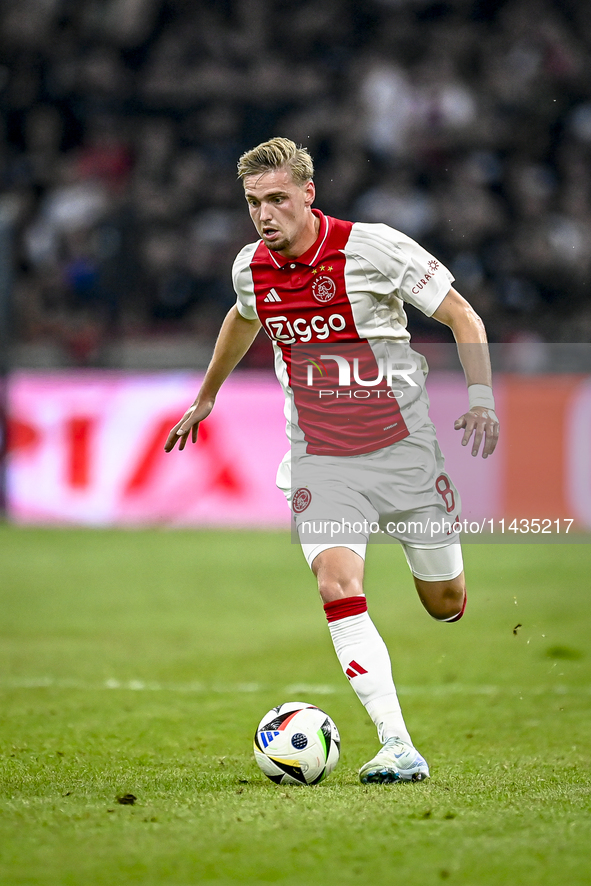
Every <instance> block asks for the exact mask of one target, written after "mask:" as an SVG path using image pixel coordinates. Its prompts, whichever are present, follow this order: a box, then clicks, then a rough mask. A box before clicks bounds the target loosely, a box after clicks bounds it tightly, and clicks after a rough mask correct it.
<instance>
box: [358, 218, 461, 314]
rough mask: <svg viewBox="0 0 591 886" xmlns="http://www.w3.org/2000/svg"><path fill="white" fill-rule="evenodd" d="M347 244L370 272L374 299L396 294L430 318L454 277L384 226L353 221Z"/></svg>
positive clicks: (439, 264)
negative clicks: (371, 270)
mask: <svg viewBox="0 0 591 886" xmlns="http://www.w3.org/2000/svg"><path fill="white" fill-rule="evenodd" d="M350 243H351V246H352V247H353V249H354V251H355V252H356V254H357V255H358V257H359V259H360V261H361V262H362V263H363V264H364V265H366V266H369V267H371V268H372V269H373V273H371V274H370V275H369V276H370V279H371V283H372V286H374V287H375V289H376V291H375V293H374V294H375V295H376V297H379V298H382V297H387V294H393V295H396V296H397V297H398V298H401V299H402V300H403V301H405V302H408V303H409V304H411V305H413V306H414V307H415V308H418V309H419V310H420V311H422V312H423V314H426V315H427V316H428V317H430V316H431V315H432V314H433V312H434V311H436V310H437V308H438V307H439V305H440V304H441V302H442V301H443V299H444V298H445V296H446V295H447V293H448V292H449V290H450V286H451V284H452V283H453V280H454V277H453V274H452V273H451V272H450V271H449V270H448V269H447V268H446V267H445V265H443V264H442V263H441V262H440V261H438V260H437V259H436V258H435V257H434V256H433V255H431V253H430V252H427V250H426V249H424V248H423V247H422V246H420V245H419V244H418V243H417V242H416V241H415V240H412V239H411V238H410V237H407V236H406V234H402V233H401V232H400V231H396V230H395V229H394V228H391V227H389V226H388V225H381V224H377V225H376V224H365V223H362V222H357V223H356V224H355V225H353V232H352V237H351V238H350ZM384 288H385V289H386V290H387V291H388V293H386V292H385V291H384Z"/></svg>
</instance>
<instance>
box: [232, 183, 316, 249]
mask: <svg viewBox="0 0 591 886" xmlns="http://www.w3.org/2000/svg"><path fill="white" fill-rule="evenodd" d="M244 194H245V196H246V200H247V203H248V210H249V212H250V217H251V218H252V220H253V223H254V226H255V228H256V229H257V231H258V233H259V236H260V237H261V238H262V240H263V242H264V243H265V245H266V246H268V247H269V249H272V250H273V251H274V252H279V253H281V254H283V255H285V256H288V257H290V256H297V255H301V253H302V252H304V251H305V249H306V248H308V245H311V244H309V243H308V241H309V239H310V232H311V231H312V232H313V231H314V224H315V216H314V215H312V213H311V212H310V207H311V206H312V203H313V202H314V196H315V190H314V183H313V182H311V181H309V182H307V183H306V184H305V185H298V184H296V183H295V182H294V181H293V179H292V177H291V173H290V172H289V170H287V169H273V170H270V171H269V172H263V173H262V174H261V175H247V176H246V177H245V179H244ZM312 242H314V241H313V239H312ZM304 244H306V245H305V248H302V249H301V251H298V250H299V249H300V248H301V247H302V246H303V245H304Z"/></svg>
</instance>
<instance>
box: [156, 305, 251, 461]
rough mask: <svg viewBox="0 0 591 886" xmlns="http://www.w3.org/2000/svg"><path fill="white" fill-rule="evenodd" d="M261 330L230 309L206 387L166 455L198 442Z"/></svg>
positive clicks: (172, 435)
mask: <svg viewBox="0 0 591 886" xmlns="http://www.w3.org/2000/svg"><path fill="white" fill-rule="evenodd" d="M260 328H261V324H260V322H259V320H247V319H246V318H245V317H243V316H242V315H241V314H240V313H239V311H238V309H237V307H236V306H235V305H234V307H232V308H230V310H229V311H228V313H227V314H226V318H225V320H224V322H223V323H222V328H221V329H220V334H219V335H218V339H217V341H216V344H215V348H214V351H213V356H212V358H211V361H210V364H209V366H208V369H207V372H206V373H205V378H204V379H203V384H202V385H201V388H200V390H199V393H198V394H197V396H196V397H195V400H194V401H193V403H192V405H191V406H190V407H189V409H187V411H186V412H185V414H184V415H183V417H182V418H181V420H180V421H179V422H177V423H176V425H175V426H174V428H172V430H171V431H170V433H169V435H168V437H167V439H166V443H165V444H164V449H165V450H166V452H170V451H171V450H172V449H174V447H175V446H176V444H177V443H178V444H179V449H184V448H185V444H186V442H187V440H188V438H189V434H191V439H192V440H193V443H195V442H196V441H197V431H198V428H199V422H201V421H203V419H204V418H207V416H208V415H209V413H210V412H211V410H212V409H213V407H214V404H215V398H216V397H217V394H218V391H219V389H220V388H221V386H222V385H223V383H224V382H225V380H226V379H227V378H228V376H229V375H230V373H231V372H232V370H233V369H234V367H235V366H237V364H238V363H239V362H240V360H242V358H243V357H244V355H245V354H246V352H247V351H248V349H249V348H250V346H251V345H252V343H253V341H254V340H255V338H256V336H257V333H258V331H259V329H260Z"/></svg>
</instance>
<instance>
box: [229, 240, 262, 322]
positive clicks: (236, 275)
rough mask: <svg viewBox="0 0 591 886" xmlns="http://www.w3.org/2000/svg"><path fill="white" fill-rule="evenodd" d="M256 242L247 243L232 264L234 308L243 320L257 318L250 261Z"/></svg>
mask: <svg viewBox="0 0 591 886" xmlns="http://www.w3.org/2000/svg"><path fill="white" fill-rule="evenodd" d="M257 245H258V244H257V243H249V245H248V246H245V247H244V249H242V250H241V251H240V252H239V253H238V255H237V256H236V260H235V261H234V264H233V266H232V284H233V286H234V291H235V292H236V308H237V310H238V313H239V314H240V316H241V317H244V319H245V320H257V319H258V314H257V312H256V296H255V292H254V283H253V279H252V271H251V269H250V262H251V261H252V257H253V255H254V253H255V250H256V248H257Z"/></svg>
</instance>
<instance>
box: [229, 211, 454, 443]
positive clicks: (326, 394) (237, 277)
mask: <svg viewBox="0 0 591 886" xmlns="http://www.w3.org/2000/svg"><path fill="white" fill-rule="evenodd" d="M313 212H314V214H315V215H316V216H317V217H318V218H319V220H320V229H319V233H318V238H317V240H316V242H315V243H314V245H313V246H312V247H311V248H310V249H309V250H308V251H307V252H306V253H304V255H301V256H299V257H298V258H297V259H285V258H283V256H280V255H278V254H277V253H275V252H273V251H272V250H270V249H269V248H268V247H267V246H265V244H264V243H263V241H262V240H259V241H257V242H256V243H251V244H249V245H248V246H245V247H244V249H242V250H241V252H240V253H239V254H238V256H237V258H236V261H235V262H234V267H233V282H234V288H235V290H236V294H237V308H238V311H239V312H240V314H241V315H242V316H243V317H245V318H246V319H248V320H254V319H257V318H258V319H259V320H260V322H261V324H262V326H263V328H264V330H265V332H266V333H267V335H268V336H269V338H270V339H271V341H272V342H273V348H274V352H275V371H276V374H277V378H278V379H279V382H280V384H281V386H282V388H283V391H284V393H285V399H286V409H285V415H286V419H287V434H288V438H289V439H290V442H291V443H292V445H294V444H297V443H300V444H302V445H304V446H305V451H306V452H309V453H311V454H316V455H359V454H362V453H364V452H372V451H375V450H377V449H381V448H383V447H384V446H389V445H391V444H392V443H395V442H397V441H398V440H401V439H403V438H404V437H406V436H408V434H410V433H412V432H413V431H414V430H416V429H417V428H419V427H420V426H421V425H422V424H423V423H424V422H425V421H426V419H427V413H428V407H429V401H428V398H427V394H426V391H425V378H426V375H427V365H426V361H425V359H424V358H423V357H422V356H421V355H419V354H417V353H416V352H415V351H413V350H412V349H411V348H410V345H409V341H410V334H409V332H408V330H407V328H406V326H407V319H406V314H405V312H404V307H403V305H404V302H409V303H410V304H412V305H414V306H415V307H417V308H419V309H420V310H421V311H422V312H423V313H424V314H426V315H427V316H431V314H433V312H434V311H435V310H436V309H437V308H438V307H439V305H440V304H441V302H442V300H443V299H444V297H445V296H446V294H447V293H448V292H449V289H450V285H451V283H452V282H453V279H454V278H453V276H452V275H451V273H450V272H449V271H448V270H447V268H446V267H444V266H443V265H442V264H441V263H440V262H439V261H437V260H436V259H435V258H434V257H433V256H432V255H430V253H428V252H427V251H426V250H425V249H423V248H422V247H421V246H419V244H418V243H416V242H415V241H414V240H411V239H410V237H407V236H406V235H404V234H401V233H400V232H399V231H396V230H394V229H393V228H390V227H388V226H387V225H381V224H363V223H358V222H357V223H352V222H347V221H341V220H339V219H335V218H331V217H329V216H325V215H323V214H322V213H321V212H319V211H318V210H313ZM298 448H299V447H298Z"/></svg>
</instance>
